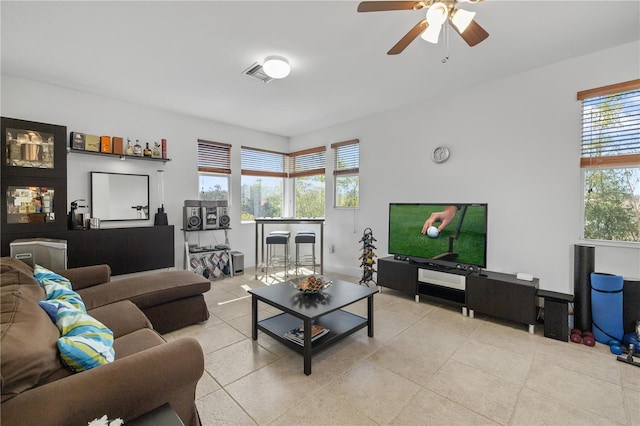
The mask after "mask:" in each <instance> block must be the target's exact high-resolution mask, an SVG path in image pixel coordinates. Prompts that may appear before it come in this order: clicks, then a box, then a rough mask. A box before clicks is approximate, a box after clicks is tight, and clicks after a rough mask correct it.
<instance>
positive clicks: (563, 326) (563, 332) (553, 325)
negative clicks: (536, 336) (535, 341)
mask: <svg viewBox="0 0 640 426" xmlns="http://www.w3.org/2000/svg"><path fill="white" fill-rule="evenodd" d="M580 330H582V329H580ZM544 336H545V337H549V338H551V339H556V340H561V341H563V342H566V341H568V340H569V310H568V308H567V302H566V301H565V300H555V299H551V298H545V299H544Z"/></svg>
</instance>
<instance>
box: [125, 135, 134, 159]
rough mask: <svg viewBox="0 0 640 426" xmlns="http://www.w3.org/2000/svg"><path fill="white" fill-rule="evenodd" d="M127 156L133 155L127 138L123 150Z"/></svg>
mask: <svg viewBox="0 0 640 426" xmlns="http://www.w3.org/2000/svg"><path fill="white" fill-rule="evenodd" d="M124 153H125V154H127V155H133V148H132V147H131V139H129V138H127V147H126V148H125V150H124Z"/></svg>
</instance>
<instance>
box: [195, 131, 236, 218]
mask: <svg viewBox="0 0 640 426" xmlns="http://www.w3.org/2000/svg"><path fill="white" fill-rule="evenodd" d="M197 165H198V187H199V188H198V199H199V200H201V199H202V197H201V194H202V191H201V189H202V188H200V179H201V178H202V177H203V176H217V177H225V178H226V180H227V188H226V190H227V199H226V201H227V205H228V206H231V144H228V143H223V142H213V141H208V140H205V139H198V145H197Z"/></svg>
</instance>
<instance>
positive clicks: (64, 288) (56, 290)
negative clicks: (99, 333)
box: [33, 265, 87, 312]
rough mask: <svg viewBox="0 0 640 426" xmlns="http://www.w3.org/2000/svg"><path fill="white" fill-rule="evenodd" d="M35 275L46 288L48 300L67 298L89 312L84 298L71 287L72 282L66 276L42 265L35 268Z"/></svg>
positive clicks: (74, 304)
mask: <svg viewBox="0 0 640 426" xmlns="http://www.w3.org/2000/svg"><path fill="white" fill-rule="evenodd" d="M33 277H34V278H35V279H36V280H37V281H38V282H39V283H40V285H41V286H42V287H43V288H44V291H45V293H46V295H47V300H66V301H68V302H69V303H71V304H72V305H73V306H75V307H76V308H78V309H80V310H81V311H83V312H87V308H86V307H85V306H84V302H83V301H82V298H81V297H80V295H79V294H78V293H76V292H75V291H73V290H72V289H71V283H70V282H69V280H68V279H66V278H65V277H63V276H61V275H58V274H56V273H55V272H51V271H50V270H48V269H46V268H43V267H42V266H40V265H36V266H35V267H34V268H33Z"/></svg>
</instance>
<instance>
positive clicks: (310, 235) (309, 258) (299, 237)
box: [295, 231, 316, 275]
mask: <svg viewBox="0 0 640 426" xmlns="http://www.w3.org/2000/svg"><path fill="white" fill-rule="evenodd" d="M295 243H296V275H298V266H300V265H302V266H305V265H307V266H310V265H313V274H314V275H315V273H316V233H315V232H313V231H299V232H298V233H296V238H295ZM300 244H311V255H306V256H300Z"/></svg>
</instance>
